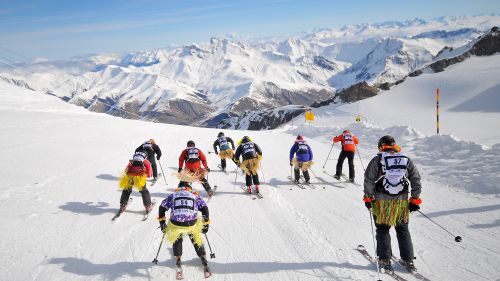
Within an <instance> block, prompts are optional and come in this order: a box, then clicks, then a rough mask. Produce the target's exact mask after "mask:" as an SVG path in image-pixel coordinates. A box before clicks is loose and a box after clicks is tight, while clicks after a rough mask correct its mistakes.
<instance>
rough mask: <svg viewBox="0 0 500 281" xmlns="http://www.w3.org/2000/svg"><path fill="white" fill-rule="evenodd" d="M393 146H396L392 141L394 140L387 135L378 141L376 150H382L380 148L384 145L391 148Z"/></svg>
mask: <svg viewBox="0 0 500 281" xmlns="http://www.w3.org/2000/svg"><path fill="white" fill-rule="evenodd" d="M395 144H396V141H395V140H394V138H393V137H392V136H389V135H385V136H383V137H381V138H380V139H379V140H378V148H379V149H380V148H382V146H384V145H387V146H393V145H395Z"/></svg>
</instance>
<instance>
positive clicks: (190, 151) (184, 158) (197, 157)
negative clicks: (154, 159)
mask: <svg viewBox="0 0 500 281" xmlns="http://www.w3.org/2000/svg"><path fill="white" fill-rule="evenodd" d="M200 162H201V163H203V166H204V167H205V169H202V168H201V164H200ZM184 163H185V164H186V169H185V172H184V173H182V174H181V172H183V170H182V168H183V166H184ZM207 172H210V168H208V164H207V158H206V157H205V154H203V152H202V151H201V150H199V149H198V148H196V147H195V143H194V141H192V140H190V141H188V142H187V148H186V149H184V150H183V151H182V152H181V155H180V156H179V169H178V173H179V175H180V179H181V180H183V181H188V182H192V181H200V182H201V185H202V186H203V188H204V189H205V190H206V191H207V193H208V196H212V195H213V194H214V192H213V190H212V188H211V187H210V184H209V183H208V180H207V179H206V178H205V174H206V173H207Z"/></svg>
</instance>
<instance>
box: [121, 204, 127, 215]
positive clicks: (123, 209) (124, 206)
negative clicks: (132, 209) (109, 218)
mask: <svg viewBox="0 0 500 281" xmlns="http://www.w3.org/2000/svg"><path fill="white" fill-rule="evenodd" d="M126 209H127V204H120V213H123V212H125V210H126Z"/></svg>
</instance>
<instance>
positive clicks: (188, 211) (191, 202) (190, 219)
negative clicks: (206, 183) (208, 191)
mask: <svg viewBox="0 0 500 281" xmlns="http://www.w3.org/2000/svg"><path fill="white" fill-rule="evenodd" d="M169 209H170V220H169V221H168V224H167V223H166V222H165V221H166V218H165V213H166V212H167V211H168V210H169ZM198 212H201V213H202V218H201V219H200V218H198ZM158 214H159V216H158V220H159V221H160V229H161V230H162V232H163V233H165V235H164V238H165V239H166V240H167V241H169V242H170V243H173V250H174V256H175V258H176V265H177V267H178V272H179V271H180V272H181V273H180V275H181V276H178V279H180V278H179V277H182V271H181V266H182V261H181V257H182V241H183V236H184V235H185V234H187V235H188V237H189V239H190V240H191V242H192V243H193V246H194V249H195V251H196V254H197V255H198V256H199V257H200V259H201V263H202V264H203V267H204V271H205V277H209V276H210V275H211V272H210V268H209V267H208V263H207V259H206V252H205V248H204V246H203V240H202V238H201V234H202V233H207V232H208V226H209V224H210V219H209V213H208V207H207V204H206V203H205V201H204V200H203V198H201V196H199V194H198V192H196V191H192V188H191V184H190V183H189V182H182V181H181V182H179V185H178V188H176V190H175V192H174V193H172V194H170V195H169V196H168V197H167V198H166V199H164V200H163V201H162V202H161V205H160V207H159V211H158Z"/></svg>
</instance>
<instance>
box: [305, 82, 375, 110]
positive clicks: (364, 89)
mask: <svg viewBox="0 0 500 281" xmlns="http://www.w3.org/2000/svg"><path fill="white" fill-rule="evenodd" d="M378 92H379V89H378V88H377V87H373V86H370V85H368V83H366V82H360V83H357V84H354V85H352V86H350V87H349V88H347V89H343V90H341V91H340V92H338V93H335V95H333V96H332V97H331V98H329V99H327V100H324V101H321V102H315V103H313V104H311V107H314V108H318V107H321V106H326V105H329V104H331V103H334V104H335V103H351V102H356V101H360V100H363V99H366V98H370V97H373V96H376V95H377V93H378Z"/></svg>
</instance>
